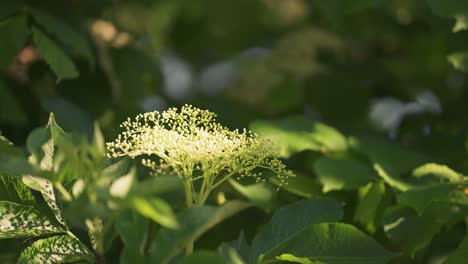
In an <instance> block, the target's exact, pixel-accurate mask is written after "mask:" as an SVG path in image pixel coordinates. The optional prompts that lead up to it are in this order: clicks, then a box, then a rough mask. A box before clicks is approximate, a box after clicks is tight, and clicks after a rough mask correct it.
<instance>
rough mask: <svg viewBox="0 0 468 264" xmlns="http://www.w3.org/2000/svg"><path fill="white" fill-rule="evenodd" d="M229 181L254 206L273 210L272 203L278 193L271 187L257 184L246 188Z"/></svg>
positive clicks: (231, 180)
mask: <svg viewBox="0 0 468 264" xmlns="http://www.w3.org/2000/svg"><path fill="white" fill-rule="evenodd" d="M228 181H229V183H230V184H231V185H232V187H234V189H235V190H236V191H238V192H239V193H240V194H241V195H242V196H244V197H246V198H247V199H249V200H250V201H251V202H252V203H253V204H255V205H257V206H260V207H263V208H267V209H268V208H271V202H272V201H273V199H274V198H275V196H276V191H275V190H273V188H271V186H270V185H267V184H265V183H256V184H251V185H247V186H244V185H242V184H240V183H239V182H237V181H236V180H233V179H229V180H228Z"/></svg>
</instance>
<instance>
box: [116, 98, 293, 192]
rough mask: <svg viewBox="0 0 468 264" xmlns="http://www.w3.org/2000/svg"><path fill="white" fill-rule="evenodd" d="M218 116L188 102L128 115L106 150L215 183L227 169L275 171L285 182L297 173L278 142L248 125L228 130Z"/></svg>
mask: <svg viewBox="0 0 468 264" xmlns="http://www.w3.org/2000/svg"><path fill="white" fill-rule="evenodd" d="M215 118H216V114H215V113H212V112H210V111H207V110H201V109H198V108H196V107H193V106H190V105H185V106H183V107H182V108H181V109H180V111H178V110H177V108H170V109H168V110H166V111H164V112H162V113H159V112H149V113H144V114H140V115H138V116H136V118H135V119H134V120H132V119H130V118H128V119H127V120H126V121H125V122H123V123H122V124H121V127H122V128H124V129H125V131H124V132H122V133H121V134H120V135H118V137H117V139H116V140H115V141H114V142H110V143H107V149H108V151H109V153H108V156H109V157H119V156H129V157H131V158H135V157H136V156H140V155H144V156H146V158H145V159H143V160H142V164H143V165H144V166H146V167H149V168H151V169H152V170H153V171H154V173H155V174H176V175H179V176H182V177H184V178H185V179H187V180H197V179H201V178H206V177H209V181H210V183H211V184H212V185H213V184H215V183H216V181H217V180H220V179H221V178H223V177H224V176H226V175H236V176H237V177H238V178H240V177H245V176H251V177H254V178H255V179H256V180H257V181H264V179H262V177H261V173H260V172H255V171H256V170H255V169H257V168H262V169H268V170H270V171H272V172H274V173H275V174H277V176H278V178H279V179H280V181H281V182H282V183H286V179H287V178H288V177H289V176H293V173H292V172H291V171H289V170H287V169H286V167H285V165H284V164H283V163H282V162H281V161H280V160H279V159H278V158H277V157H278V154H279V153H278V148H276V147H274V144H272V142H271V141H269V140H267V139H263V138H260V137H258V136H257V135H256V134H254V133H252V132H250V131H247V130H245V129H244V130H243V131H238V130H229V129H228V128H226V127H223V126H222V125H220V124H219V123H217V122H216V119H215ZM156 157H157V158H156Z"/></svg>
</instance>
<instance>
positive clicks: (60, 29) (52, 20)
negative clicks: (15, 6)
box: [28, 8, 94, 67]
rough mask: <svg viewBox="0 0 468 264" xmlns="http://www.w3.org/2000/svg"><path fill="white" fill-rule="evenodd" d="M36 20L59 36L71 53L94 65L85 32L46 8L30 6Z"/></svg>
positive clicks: (56, 36)
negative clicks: (49, 12) (76, 28)
mask: <svg viewBox="0 0 468 264" xmlns="http://www.w3.org/2000/svg"><path fill="white" fill-rule="evenodd" d="M28 11H29V12H30V13H31V15H32V16H33V18H34V20H35V21H36V22H37V23H38V24H40V25H41V26H42V27H43V28H44V29H45V30H46V31H47V32H48V33H49V34H51V35H53V36H54V37H55V38H57V39H58V40H59V41H60V42H61V43H62V44H63V45H64V46H65V47H67V48H69V49H70V51H71V53H73V54H75V55H77V56H81V57H83V58H85V59H87V60H88V62H89V64H90V65H91V67H93V66H94V58H93V55H92V52H91V48H90V45H89V42H88V40H87V37H86V34H85V33H84V32H79V31H77V30H75V28H73V27H71V26H70V25H68V24H67V22H65V21H62V20H61V19H59V18H58V17H55V16H54V15H52V14H48V13H47V12H46V11H44V10H40V9H37V8H30V9H29V10H28Z"/></svg>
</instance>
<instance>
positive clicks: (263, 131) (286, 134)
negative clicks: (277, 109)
mask: <svg viewBox="0 0 468 264" xmlns="http://www.w3.org/2000/svg"><path fill="white" fill-rule="evenodd" d="M250 128H251V129H252V131H254V132H255V133H257V134H259V135H260V136H265V137H267V138H270V139H271V140H272V141H273V142H274V143H275V145H277V146H278V147H280V151H281V156H282V157H285V158H287V157H289V156H291V155H293V154H296V153H298V152H301V151H304V150H314V151H322V152H329V151H343V150H345V149H346V148H347V143H346V138H345V137H344V136H343V135H342V134H341V133H340V132H339V131H337V130H336V129H334V128H332V127H329V126H326V125H324V124H321V123H318V122H312V121H310V120H308V119H306V118H305V117H302V116H292V117H288V118H284V119H280V120H276V121H262V120H258V121H255V122H253V123H251V124H250Z"/></svg>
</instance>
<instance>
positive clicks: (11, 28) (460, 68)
mask: <svg viewBox="0 0 468 264" xmlns="http://www.w3.org/2000/svg"><path fill="white" fill-rule="evenodd" d="M467 16H468V2H466V1H460V0H358V1H345V0H235V1H231V0H192V1H183V0H133V1H131V0H127V1H125V0H67V1H63V0H55V1H52V0H48V1H35V0H23V1H20V0H3V1H2V2H1V3H0V131H1V132H2V135H3V136H5V137H7V138H8V139H10V140H11V141H13V142H14V143H15V144H17V145H20V146H21V145H24V144H25V140H26V137H27V135H28V133H29V131H31V130H32V129H33V128H35V127H38V126H41V125H43V124H45V123H46V121H47V118H48V116H49V112H53V113H54V114H55V118H56V120H57V123H59V124H60V125H61V127H63V128H64V129H65V130H66V131H68V132H76V133H82V134H85V135H88V136H89V137H91V136H92V134H93V122H94V120H97V121H98V122H99V124H100V126H101V128H102V130H103V133H104V136H105V138H106V139H108V140H109V139H112V138H114V137H115V135H116V134H117V133H118V131H119V130H118V129H119V126H118V124H120V123H121V122H122V121H123V120H124V119H125V118H126V117H129V116H133V115H135V114H137V113H141V112H147V111H153V110H164V109H166V108H167V107H170V106H179V105H182V104H185V103H190V104H193V105H195V106H197V107H201V108H206V109H210V110H211V111H214V112H216V113H217V114H218V116H219V120H220V121H221V122H222V123H223V124H225V125H227V126H229V127H232V128H242V127H249V126H250V127H252V128H258V127H260V130H261V129H262V124H261V123H252V122H253V121H254V120H257V119H264V120H273V119H278V118H282V117H285V116H300V118H304V119H306V120H308V121H320V122H322V123H325V124H327V125H329V126H332V127H334V128H336V129H337V130H339V131H341V132H342V133H343V134H346V135H348V136H352V137H356V138H365V139H368V141H367V142H360V143H359V144H357V148H358V149H361V150H363V152H365V153H366V154H369V156H370V158H371V160H372V161H375V162H377V161H378V162H380V163H381V164H382V166H385V164H384V163H385V162H384V161H382V158H381V157H383V156H385V158H387V156H386V155H390V156H392V157H397V158H398V159H400V161H399V162H400V163H401V164H400V163H398V164H397V165H393V167H396V168H393V169H395V173H397V174H405V173H408V172H409V170H410V169H412V168H414V167H415V166H417V165H420V164H421V163H420V162H413V161H414V159H416V158H415V155H412V154H408V153H407V152H403V151H401V149H400V147H401V145H402V146H405V147H408V148H410V149H411V151H414V152H418V155H420V156H418V158H417V160H424V161H436V162H440V163H444V164H448V165H450V166H451V167H452V168H454V169H456V170H457V171H459V172H461V173H464V174H466V173H468V162H467V146H468V140H467V137H466V136H467V129H468V115H467V113H468V104H467V103H466V102H468V82H467V77H468V76H467V74H466V73H467V72H468V46H467V43H468V31H467V30H466V29H467V28H468V20H467V19H468V18H467ZM285 122H286V123H281V121H280V123H278V126H279V127H284V125H285V124H286V125H285V126H286V127H288V126H289V127H295V126H296V125H297V124H296V123H294V122H295V121H294V120H292V121H291V120H289V121H288V120H286V121H285ZM288 122H292V123H288ZM288 124H289V125H288ZM304 124H305V123H304V122H302V125H304ZM314 129H315V128H314ZM316 129H317V131H319V132H317V133H325V134H327V135H330V133H331V132H330V131H328V132H320V131H322V130H321V129H320V128H316ZM333 133H334V132H333ZM333 133H331V134H333ZM374 138H380V139H379V140H381V139H383V138H386V140H388V141H390V142H391V143H390V144H389V143H375V142H374V141H372V140H374ZM351 139H352V138H351ZM371 139H372V140H371ZM283 140H286V141H287V140H288V139H287V138H286V139H285V138H283ZM378 142H380V141H378ZM350 144H351V143H350ZM379 144H388V145H379ZM319 145H320V144H319ZM293 147H294V146H293ZM301 147H304V146H301ZM323 148H324V147H323V146H316V145H312V146H306V147H304V148H303V149H300V150H304V149H309V150H322V151H323V150H324V149H323ZM327 148H329V149H332V150H336V149H334V148H339V150H342V149H341V147H340V146H325V150H326V149H327ZM292 153H295V151H293V152H292ZM402 153H404V154H402ZM407 154H408V158H406V157H407V156H405V155H407ZM344 155H346V154H344ZM285 157H289V154H288V152H285ZM403 157H404V158H403ZM427 157H429V158H427ZM317 158H318V155H317V153H305V154H304V153H302V154H298V155H295V156H293V157H292V158H291V159H290V160H288V163H290V166H292V167H293V168H294V169H295V171H297V172H298V174H301V173H303V174H307V175H312V177H320V171H321V170H322V169H324V170H328V169H329V167H330V166H329V162H330V161H329V160H323V159H327V158H320V160H319V161H320V162H315V163H314V164H313V165H311V164H312V163H311V162H303V161H304V160H305V161H311V160H317ZM333 158H337V159H339V158H340V157H333ZM341 158H343V157H341ZM373 159H375V160H373ZM344 163H346V164H344V165H343V166H344V168H347V166H350V167H351V170H354V169H355V167H353V166H355V164H354V165H353V162H352V161H351V164H348V163H349V161H348V160H346V161H344ZM331 167H333V166H331ZM357 170H359V168H357ZM317 172H318V173H317ZM316 174H318V175H316ZM357 177H358V178H359V176H357ZM361 177H364V178H365V177H366V176H365V175H361ZM358 180H359V179H358ZM361 180H362V179H361ZM320 182H321V183H322V184H323V183H324V182H325V183H326V179H320ZM364 182H366V181H365V179H364ZM297 184H298V186H304V184H306V186H307V184H310V186H309V187H310V188H309V189H308V192H311V190H315V191H316V192H320V188H318V189H317V185H316V184H314V183H310V182H309V181H307V182H302V183H300V182H298V183H297ZM362 184H363V182H352V183H349V186H348V185H346V186H348V187H350V188H351V189H352V188H355V187H357V186H362ZM291 185H292V186H293V187H291V188H293V189H294V181H293V182H292V183H291ZM346 186H345V187H344V188H345V189H346ZM342 187H343V186H341V187H340V186H338V187H337V186H333V183H331V184H330V185H329V186H327V187H326V188H328V189H325V188H324V191H329V190H334V189H341V188H342ZM372 188H374V187H372ZM375 188H377V189H372V190H374V191H376V192H377V191H378V190H379V189H378V188H379V186H377V187H375ZM293 191H294V190H293ZM295 191H296V193H297V192H299V193H300V188H299V189H296V190H295ZM360 192H362V193H361V194H362V195H364V196H365V195H366V193H368V192H370V191H369V190H368V189H367V190H366V189H362V190H360ZM337 195H338V196H339V195H344V198H342V199H347V198H346V195H347V194H337ZM302 196H303V197H304V196H305V197H307V196H310V194H305V195H304V194H303V193H302ZM286 199H288V198H286ZM291 199H292V198H291ZM382 199H385V198H382ZM345 210H346V208H345ZM395 210H396V209H395ZM250 214H256V212H250ZM414 218H415V219H414V221H416V222H417V221H420V219H419V218H417V217H416V216H414ZM416 218H417V219H416ZM238 220H239V219H238ZM244 222H245V221H244ZM231 224H232V223H231ZM244 224H245V223H244ZM371 224H372V223H371ZM236 225H239V226H242V225H243V222H239V221H238V222H237V223H236ZM233 230H235V228H233ZM437 230H438V229H437ZM247 231H248V227H247ZM234 233H235V234H234ZM247 233H248V232H247ZM403 233H404V232H403ZM232 235H233V236H234V235H237V231H233V234H232ZM397 235H400V236H401V234H397ZM431 238H432V237H431ZM438 239H439V240H441V241H442V242H441V241H439V243H442V244H443V241H444V239H445V237H440V238H438ZM460 240H461V238H457V239H456V241H460ZM206 241H211V240H206ZM200 243H203V241H202V242H200ZM206 243H208V244H209V243H210V242H206ZM408 243H409V242H408ZM415 243H416V244H417V243H418V242H415ZM454 244H455V245H456V243H454Z"/></svg>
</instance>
